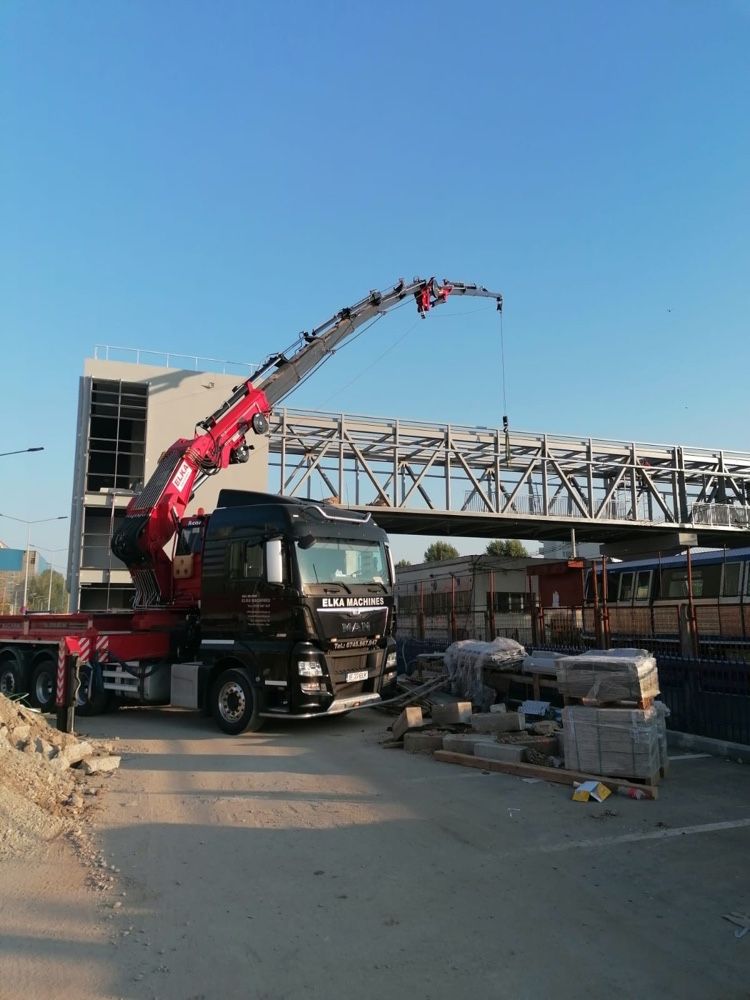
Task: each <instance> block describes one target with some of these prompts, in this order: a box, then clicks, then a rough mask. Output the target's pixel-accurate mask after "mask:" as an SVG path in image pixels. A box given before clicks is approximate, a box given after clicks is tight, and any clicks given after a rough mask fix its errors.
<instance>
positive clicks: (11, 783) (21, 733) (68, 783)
mask: <svg viewBox="0 0 750 1000" xmlns="http://www.w3.org/2000/svg"><path fill="white" fill-rule="evenodd" d="M119 763H120V758H119V757H114V756H111V755H110V754H109V748H108V747H107V746H105V745H104V744H102V743H98V742H97V743H95V742H94V741H91V742H88V741H86V740H82V739H79V738H78V737H77V736H74V735H70V734H67V733H61V732H58V730H57V729H54V728H53V727H52V726H50V725H49V724H48V723H47V721H46V719H45V718H44V716H42V715H40V714H39V713H38V712H33V711H31V710H30V709H28V708H24V706H22V705H20V704H19V703H18V702H15V701H9V700H8V699H7V698H5V697H4V696H3V695H0V860H3V859H7V858H10V857H15V856H18V855H23V854H27V853H31V852H32V851H34V850H36V849H37V848H38V847H39V846H40V844H42V843H43V842H44V841H48V840H51V839H53V838H54V837H58V836H61V835H67V836H69V837H70V839H71V841H72V843H73V844H74V846H75V847H76V849H77V850H78V853H79V854H80V855H81V856H82V858H83V860H84V861H85V862H86V863H87V864H88V865H89V867H90V868H91V870H92V871H93V872H101V871H102V870H103V868H102V865H101V861H100V859H99V858H98V856H97V852H96V850H95V849H94V848H93V847H92V845H91V842H90V841H89V839H88V836H87V834H86V832H85V830H84V828H83V824H84V822H85V819H86V814H87V812H88V810H89V809H90V807H91V804H92V803H93V802H95V801H96V797H97V795H98V794H99V788H100V787H101V783H100V782H99V783H98V784H95V782H97V781H98V778H99V775H100V774H103V773H106V772H111V771H113V770H115V769H116V768H117V767H118V766H119ZM92 880H93V881H94V883H95V884H100V883H102V882H104V881H109V880H108V879H106V880H105V879H103V878H102V877H101V876H92ZM102 887H103V886H102Z"/></svg>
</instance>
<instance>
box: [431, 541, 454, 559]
mask: <svg viewBox="0 0 750 1000" xmlns="http://www.w3.org/2000/svg"><path fill="white" fill-rule="evenodd" d="M457 556H458V549H457V548H456V547H455V546H453V545H451V544H450V543H449V542H433V543H432V545H430V547H429V548H428V549H427V551H426V552H425V554H424V561H425V562H440V560H441V559H455V558H456V557H457Z"/></svg>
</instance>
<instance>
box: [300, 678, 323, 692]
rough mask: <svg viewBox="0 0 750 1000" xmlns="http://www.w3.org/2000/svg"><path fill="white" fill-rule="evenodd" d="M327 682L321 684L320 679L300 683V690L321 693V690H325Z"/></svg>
mask: <svg viewBox="0 0 750 1000" xmlns="http://www.w3.org/2000/svg"><path fill="white" fill-rule="evenodd" d="M325 689H326V686H325V684H321V683H320V681H308V682H307V683H306V684H305V683H301V684H300V690H301V691H302V693H303V694H319V693H320V692H321V691H325Z"/></svg>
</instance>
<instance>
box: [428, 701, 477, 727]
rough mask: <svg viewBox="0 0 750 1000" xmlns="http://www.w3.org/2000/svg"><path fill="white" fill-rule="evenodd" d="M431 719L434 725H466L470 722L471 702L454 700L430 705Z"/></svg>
mask: <svg viewBox="0 0 750 1000" xmlns="http://www.w3.org/2000/svg"><path fill="white" fill-rule="evenodd" d="M432 721H433V722H434V723H435V725H436V726H460V725H466V726H468V725H469V723H470V722H471V702H470V701H454V702H450V703H449V704H447V705H433V706H432Z"/></svg>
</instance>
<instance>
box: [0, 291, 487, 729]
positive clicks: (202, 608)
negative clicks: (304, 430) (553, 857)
mask: <svg viewBox="0 0 750 1000" xmlns="http://www.w3.org/2000/svg"><path fill="white" fill-rule="evenodd" d="M449 296H478V297H483V298H491V299H494V300H495V302H496V304H497V308H498V310H501V309H502V301H503V300H502V296H501V295H500V293H498V292H492V291H489V290H488V289H487V288H485V287H484V286H482V285H476V284H465V283H463V282H455V281H447V280H445V281H443V282H442V283H440V282H438V281H436V280H435V278H429V279H422V278H415V279H413V280H412V281H411V282H407V281H404V280H403V279H402V280H400V281H398V282H397V283H396V284H395V285H394V286H393V287H392V288H390V289H388V290H386V291H371V292H370V293H369V294H368V295H367V296H365V297H364V298H363V299H361V300H360V301H359V302H357V303H355V304H354V305H352V306H349V307H347V308H344V309H341V310H340V311H339V312H337V313H335V314H334V315H333V316H332V317H330V319H328V320H326V321H325V322H324V323H322V324H321V325H319V326H317V327H315V328H313V329H312V330H310V331H303V332H302V333H300V334H299V336H298V337H297V338H296V339H295V341H294V342H293V344H292V345H291V346H290V347H289V348H287V349H285V350H283V351H282V352H280V353H276V354H272V355H270V356H269V357H268V358H267V359H266V360H265V361H264V362H263V364H262V365H260V367H259V368H258V369H257V370H256V371H254V372H253V373H252V374H251V375H250V377H249V378H248V379H246V380H245V381H244V382H242V383H241V384H239V385H238V386H236V387H235V388H234V390H233V392H232V395H231V396H230V397H229V399H227V400H226V401H225V402H224V403H222V405H221V406H220V407H219V408H218V409H217V410H215V411H214V412H213V413H211V414H210V415H209V416H207V417H206V418H205V419H203V420H201V421H200V422H199V423H198V424H197V426H196V432H195V434H194V436H193V437H192V438H179V439H178V440H177V441H175V442H174V443H173V444H172V445H171V446H170V447H169V448H168V449H167V450H166V451H165V452H164V453H163V455H162V456H161V458H160V460H159V462H158V464H157V467H156V469H155V471H154V472H153V474H152V476H151V477H150V479H149V480H148V482H147V483H146V484H145V486H144V487H143V488H142V489H141V490H140V492H139V493H138V494H137V495H135V496H134V497H133V498H132V499H131V501H130V503H129V504H128V507H127V509H126V512H125V517H124V519H123V521H122V522H121V524H120V526H119V527H118V528H117V530H116V531H115V532H114V534H113V537H112V541H111V546H112V551H113V553H114V554H115V556H117V558H118V559H120V560H121V561H122V562H123V563H124V564H125V565H126V566H127V568H128V570H129V571H130V574H131V576H132V578H133V582H134V586H135V598H134V603H133V610H132V611H127V612H103V613H99V612H96V613H90V614H82V613H77V614H70V615H49V614H46V615H30V616H15V617H13V616H5V617H2V618H0V691H2V692H3V693H6V694H8V693H14V692H21V691H28V692H29V695H30V698H31V700H32V702H34V703H35V704H36V705H38V706H39V707H41V708H42V709H43V710H52V708H53V706H54V705H56V706H57V708H58V714H59V720H58V721H59V724H61V725H63V724H64V716H65V713H66V710H67V712H68V715H67V718H68V720H69V719H70V707H71V705H72V704H73V703H74V702H75V703H76V704H77V709H78V711H81V712H84V713H88V714H93V713H95V712H100V711H104V710H105V709H106V708H107V707H109V706H111V705H113V704H117V703H126V704H128V703H129V704H133V703H135V704H161V705H164V704H172V705H176V706H181V707H185V708H192V709H198V710H201V711H203V712H204V713H206V714H212V715H213V716H214V718H215V720H216V722H217V724H218V725H219V727H220V728H221V729H222V730H223V731H224V732H227V733H230V734H237V733H240V732H242V731H243V730H245V729H248V728H249V729H258V728H259V727H260V726H261V725H262V723H263V720H264V719H266V718H268V717H272V716H279V715H285V716H294V717H296V718H310V717H314V716H320V715H333V714H341V713H346V712H349V711H351V710H353V709H355V708H360V707H362V706H365V705H369V704H376V703H377V702H378V701H380V700H381V692H382V691H384V690H385V689H386V688H388V687H389V685H391V684H392V683H393V682H394V681H395V676H396V650H395V640H394V638H393V634H392V633H393V586H394V582H395V575H394V570H393V562H392V559H391V557H390V549H389V546H388V539H387V536H386V534H385V532H384V531H382V530H381V529H380V528H378V527H377V525H376V524H375V523H374V522H373V520H372V516H371V514H369V513H367V512H362V511H350V510H346V509H344V508H342V507H340V506H337V505H333V504H331V503H324V502H321V501H313V500H298V499H294V498H287V497H281V496H277V495H272V494H264V493H256V492H251V491H245V490H228V489H223V490H221V491H220V493H219V498H218V506H217V508H216V510H215V511H213V512H212V513H210V514H206V513H205V512H203V511H199V512H198V513H197V514H194V515H187V514H186V511H187V508H188V505H189V504H190V502H191V500H192V499H193V497H194V495H195V492H196V490H197V489H198V488H199V487H200V485H201V484H202V483H203V482H205V481H206V480H207V478H208V477H209V476H213V475H216V474H218V473H220V472H221V470H222V469H225V468H227V467H228V466H229V465H233V464H237V463H244V462H247V461H248V460H249V458H250V453H251V451H252V448H253V445H252V440H253V437H254V436H256V435H263V434H266V433H267V432H268V428H269V422H268V417H269V415H270V413H271V412H272V408H273V407H274V406H275V405H277V404H278V403H279V402H281V401H282V400H283V399H284V398H285V397H286V396H287V395H288V394H289V393H290V392H291V391H292V390H293V389H294V388H295V387H296V386H297V385H299V384H300V383H301V382H303V381H304V380H306V379H307V378H308V377H310V375H311V374H313V373H314V372H315V371H316V370H317V368H318V367H320V365H321V364H323V363H324V362H325V361H326V360H327V359H329V358H330V357H331V356H332V355H333V354H334V352H335V351H336V350H337V349H338V347H339V346H340V345H341V344H342V343H343V342H344V341H345V340H347V339H348V338H351V337H352V335H353V334H354V333H355V332H356V331H357V330H362V329H363V328H365V327H366V326H367V325H369V324H371V323H373V322H375V321H376V320H377V319H379V318H380V317H381V316H383V315H385V314H386V313H387V312H389V311H390V310H392V309H394V308H395V307H397V306H399V305H401V304H402V303H404V302H405V301H408V300H409V298H413V299H414V300H415V302H416V306H417V311H418V314H419V315H420V316H421V317H422V318H425V317H426V316H427V314H428V313H429V312H430V310H431V309H433V308H434V307H436V306H439V305H442V304H443V303H445V302H446V301H447V299H448V298H449ZM175 536H176V539H175ZM173 540H174V542H173ZM171 542H173V550H172V556H171V557H170V556H169V555H168V554H167V552H166V551H165V549H166V547H167V546H168V545H169V544H170V543H171Z"/></svg>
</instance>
